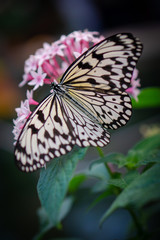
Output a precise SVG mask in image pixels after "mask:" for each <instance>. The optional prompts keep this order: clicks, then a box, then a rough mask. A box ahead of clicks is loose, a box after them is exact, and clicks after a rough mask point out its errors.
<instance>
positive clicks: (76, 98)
mask: <svg viewBox="0 0 160 240" xmlns="http://www.w3.org/2000/svg"><path fill="white" fill-rule="evenodd" d="M141 51H142V44H141V43H140V41H139V40H138V39H136V38H134V37H133V36H132V35H131V34H128V33H124V34H117V35H114V36H112V37H110V38H107V39H105V40H103V41H102V42H100V43H98V44H97V45H95V46H93V47H92V48H90V49H89V50H88V51H86V52H85V53H84V54H82V55H81V56H80V57H79V58H78V59H76V61H75V62H73V63H72V64H71V66H70V67H69V68H68V69H67V70H66V72H65V73H64V75H63V76H62V79H61V81H60V83H58V84H56V83H52V93H51V94H50V95H48V96H47V97H46V98H45V99H44V100H43V101H42V102H41V103H40V104H39V105H38V106H37V108H36V109H35V110H34V111H33V113H32V114H31V116H30V117H29V119H28V120H27V122H26V124H25V126H24V127H23V129H22V132H21V133H20V135H19V138H18V140H17V143H16V146H15V156H16V163H17V165H18V167H19V168H20V169H21V170H22V171H26V172H29V171H34V170H36V169H38V168H40V167H43V166H45V164H46V162H48V161H50V160H51V159H53V158H55V157H59V156H61V155H63V154H66V153H67V152H69V151H71V149H72V148H73V146H74V145H78V146H80V147H86V146H99V147H103V146H105V145H107V144H108V143H109V139H110V134H109V133H108V131H107V129H117V128H119V127H121V126H123V125H125V124H126V123H127V122H128V120H129V118H130V116H131V113H132V106H131V99H130V97H129V95H128V94H127V93H126V91H125V90H126V89H127V88H128V87H129V86H130V81H131V77H132V73H133V70H134V68H135V65H136V63H137V61H138V58H139V57H140V55H141Z"/></svg>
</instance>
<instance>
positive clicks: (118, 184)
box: [108, 170, 139, 189]
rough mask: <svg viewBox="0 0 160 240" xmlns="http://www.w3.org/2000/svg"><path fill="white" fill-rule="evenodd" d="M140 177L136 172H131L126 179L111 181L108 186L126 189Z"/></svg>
mask: <svg viewBox="0 0 160 240" xmlns="http://www.w3.org/2000/svg"><path fill="white" fill-rule="evenodd" d="M138 176H139V173H138V172H137V171H136V170H133V171H129V172H128V173H127V174H126V175H125V176H124V177H120V178H113V179H109V180H108V184H110V185H113V186H115V187H119V188H121V189H124V188H126V187H127V186H128V185H129V184H130V183H131V182H132V181H133V180H134V179H135V178H137V177H138Z"/></svg>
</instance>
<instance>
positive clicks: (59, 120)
mask: <svg viewBox="0 0 160 240" xmlns="http://www.w3.org/2000/svg"><path fill="white" fill-rule="evenodd" d="M54 120H55V122H58V123H59V124H60V125H61V126H62V121H61V119H60V118H59V117H58V115H55V116H54Z"/></svg>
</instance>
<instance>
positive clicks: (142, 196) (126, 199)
mask: <svg viewBox="0 0 160 240" xmlns="http://www.w3.org/2000/svg"><path fill="white" fill-rule="evenodd" d="M159 185H160V164H155V165H154V166H153V167H152V168H150V169H148V170H147V171H145V172H144V173H142V174H141V175H140V176H138V177H136V178H135V179H134V180H133V181H131V183H130V184H128V185H127V184H126V187H125V188H124V191H122V192H121V193H120V194H119V196H118V197H117V198H116V200H115V201H114V202H113V203H112V205H111V206H110V208H109V209H107V211H106V213H105V214H104V215H103V217H102V219H101V222H100V223H101V224H102V223H103V222H104V220H105V219H106V218H107V217H108V216H109V215H110V214H111V213H112V212H113V211H115V210H116V209H117V208H125V207H128V206H131V207H134V208H137V209H139V208H140V207H142V206H144V204H146V203H148V202H151V201H154V200H158V199H160V191H157V190H158V189H159ZM150 193H151V194H150Z"/></svg>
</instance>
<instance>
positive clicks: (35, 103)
mask: <svg viewBox="0 0 160 240" xmlns="http://www.w3.org/2000/svg"><path fill="white" fill-rule="evenodd" d="M26 95H27V99H28V101H29V105H38V104H39V103H38V102H37V101H35V100H34V99H33V90H31V91H29V90H27V94H26Z"/></svg>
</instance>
